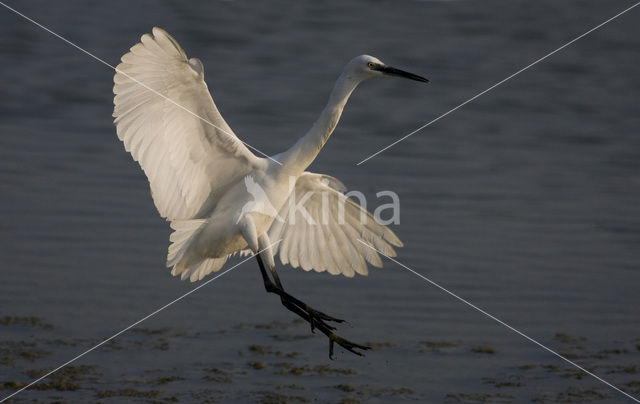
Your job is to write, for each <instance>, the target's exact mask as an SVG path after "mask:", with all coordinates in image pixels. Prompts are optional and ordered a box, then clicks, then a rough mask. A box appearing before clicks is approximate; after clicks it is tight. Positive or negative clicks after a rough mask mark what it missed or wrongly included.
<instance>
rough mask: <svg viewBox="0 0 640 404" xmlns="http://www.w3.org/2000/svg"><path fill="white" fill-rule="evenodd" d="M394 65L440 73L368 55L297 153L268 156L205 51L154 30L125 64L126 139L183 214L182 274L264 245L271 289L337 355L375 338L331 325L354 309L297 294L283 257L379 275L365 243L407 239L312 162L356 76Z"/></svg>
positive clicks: (118, 120) (177, 257)
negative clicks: (237, 116)
mask: <svg viewBox="0 0 640 404" xmlns="http://www.w3.org/2000/svg"><path fill="white" fill-rule="evenodd" d="M385 76H400V77H406V78H409V79H412V80H417V81H422V82H427V81H428V80H427V79H425V78H423V77H420V76H417V75H414V74H411V73H407V72H405V71H402V70H398V69H395V68H392V67H389V66H387V65H385V64H384V63H382V62H381V61H380V60H378V59H376V58H374V57H372V56H367V55H362V56H358V57H356V58H354V59H353V60H351V61H350V62H349V63H348V64H347V65H346V67H345V68H344V70H343V72H342V74H341V75H340V77H339V78H338V80H337V81H336V83H335V86H334V88H333V90H332V92H331V95H330V97H329V102H328V103H327V105H326V107H325V108H324V110H323V111H322V113H321V114H320V117H319V118H318V119H317V121H316V122H315V123H314V124H313V126H312V127H311V129H310V130H309V131H308V132H307V134H306V135H304V136H303V137H302V138H300V139H299V140H298V141H297V142H296V143H295V144H294V145H293V146H292V147H291V148H289V149H288V150H286V151H285V152H282V153H280V154H277V155H275V156H272V157H270V158H262V157H257V156H256V155H254V154H253V153H252V152H251V151H250V150H249V149H248V148H247V147H246V146H245V144H244V143H243V142H241V141H240V140H239V139H238V138H237V137H236V136H235V134H234V133H233V132H232V130H231V128H230V127H229V125H227V123H226V122H225V120H224V119H223V118H222V116H221V115H220V112H219V111H218V109H217V108H216V105H215V104H214V102H213V99H212V98H211V95H210V93H209V90H208V87H207V84H206V83H205V81H204V69H203V65H202V63H201V62H200V60H198V59H195V58H192V59H189V58H187V55H186V53H185V52H184V50H183V49H182V48H181V47H180V45H179V44H178V42H176V40H175V39H173V38H172V37H171V36H170V35H169V34H168V33H167V32H166V31H164V30H162V29H161V28H157V27H154V28H153V34H145V35H143V36H142V38H141V42H140V43H137V44H136V45H134V46H133V47H132V48H131V50H130V52H128V53H126V54H125V55H124V56H122V63H120V64H119V65H118V66H117V67H116V74H115V76H114V78H113V80H114V83H115V84H114V87H113V92H114V94H115V97H114V111H113V116H114V118H115V120H114V122H115V125H116V128H117V133H118V138H119V139H120V140H121V141H122V142H124V146H125V149H126V150H127V151H128V152H130V153H131V155H132V157H133V159H134V160H136V161H137V162H138V163H139V164H140V166H141V167H142V169H143V170H144V172H145V174H146V175H147V177H148V179H149V183H150V186H151V194H152V196H153V201H154V203H155V205H156V207H157V209H158V212H159V213H160V215H161V216H162V217H165V218H166V219H167V220H169V221H171V228H172V229H173V230H174V232H173V233H172V234H171V237H170V241H171V242H172V244H171V245H170V247H169V252H168V257H167V266H169V267H173V268H172V272H171V273H172V274H173V275H180V276H181V278H182V279H185V278H187V277H188V278H189V279H190V280H191V281H196V280H200V279H202V278H203V277H204V276H206V275H208V274H210V273H211V272H215V271H218V270H220V269H221V268H222V266H223V265H224V264H225V262H226V261H227V259H228V258H229V257H230V256H231V255H233V254H235V253H239V252H240V253H243V252H244V253H253V254H255V255H256V258H257V260H258V263H259V266H260V270H261V274H262V276H263V279H264V283H265V288H266V289H267V291H268V292H271V293H276V294H278V295H279V296H280V298H281V301H282V303H283V304H284V305H285V306H286V307H287V308H288V309H289V310H291V311H293V312H294V313H296V314H297V315H299V316H300V317H302V318H303V319H305V320H306V321H308V322H309V323H310V324H311V327H312V330H313V329H314V327H315V328H318V329H319V330H321V331H322V332H323V333H324V334H326V335H327V336H328V337H329V340H330V355H331V352H332V348H333V343H334V342H336V343H338V344H339V345H341V346H343V347H344V348H345V349H347V350H349V351H351V352H353V353H356V354H358V355H361V353H360V352H357V351H356V350H355V349H356V348H357V349H368V347H366V346H364V345H359V344H355V343H352V342H350V341H347V340H346V339H343V338H340V337H338V336H337V335H335V334H334V333H333V330H334V329H335V327H333V326H331V325H329V324H327V321H336V322H342V320H339V319H336V318H334V317H331V316H328V315H326V314H324V313H322V312H319V311H317V310H314V309H312V308H311V307H309V306H308V305H306V304H305V303H303V302H301V301H300V300H298V299H296V298H294V297H293V296H291V295H289V294H288V293H286V292H285V291H284V288H283V287H282V283H281V282H280V280H279V278H278V275H277V273H276V269H275V260H274V256H275V255H276V254H279V256H280V261H281V262H282V264H287V263H288V264H290V265H291V266H292V267H294V268H297V267H302V268H303V269H304V270H306V271H309V270H311V269H313V270H315V271H318V272H322V271H327V272H329V273H330V274H334V275H336V274H343V275H345V276H348V277H351V276H354V274H355V273H358V274H361V275H367V273H368V270H367V262H368V263H370V264H372V265H374V266H377V267H380V266H382V262H381V260H380V257H379V256H378V254H377V253H376V251H375V250H373V249H372V248H369V247H367V246H366V245H364V244H362V243H363V242H364V243H367V244H368V245H370V246H371V247H373V248H375V249H377V250H379V251H381V252H383V253H384V254H386V255H389V256H395V251H394V249H393V247H394V246H395V247H400V246H402V243H401V242H400V240H399V239H398V237H396V235H395V234H394V233H393V232H392V231H391V230H390V229H389V228H387V227H386V226H384V225H381V224H379V223H377V222H376V221H375V219H374V218H373V216H372V215H371V214H370V213H369V212H367V211H366V210H364V209H363V208H362V207H360V205H358V204H357V203H355V202H354V201H353V200H351V199H349V198H346V197H345V196H344V194H343V191H344V189H345V187H344V185H342V183H341V182H340V181H339V180H337V179H335V178H332V177H329V176H326V175H321V174H315V173H311V172H308V171H305V170H306V168H307V167H308V166H309V165H310V164H311V163H312V162H313V160H314V159H315V157H316V156H317V154H318V153H319V152H320V150H321V149H322V147H323V146H324V144H325V143H326V141H327V140H328V139H329V136H330V135H331V133H332V132H333V130H334V128H335V127H336V125H337V123H338V120H339V119H340V116H341V114H342V110H343V108H344V106H345V104H346V102H347V100H348V99H349V96H350V95H351V93H352V92H353V90H354V89H355V88H356V86H358V84H360V83H361V82H363V81H365V80H368V79H372V78H377V77H385ZM247 178H251V181H250V182H252V183H253V185H252V186H251V187H248V185H249V182H248V180H247ZM290 183H291V184H294V186H293V187H291V186H290ZM258 186H259V188H260V189H261V191H260V192H258V191H256V187H258ZM249 188H252V189H249ZM291 188H293V189H291ZM257 199H262V200H257ZM340 203H342V208H340V207H339V206H340ZM255 206H262V207H264V206H268V207H271V209H255V208H252V207H255ZM296 206H298V209H296ZM243 208H244V209H243ZM300 208H303V209H300ZM341 209H342V211H340V210H341ZM276 212H278V213H279V215H276V214H275V213H276ZM276 216H279V217H280V220H276ZM309 216H310V217H309ZM265 263H266V265H267V266H268V267H269V269H270V271H271V274H272V276H273V278H274V282H275V284H274V282H272V281H271V279H270V278H269V276H268V275H267V272H266V270H265V265H264V264H265Z"/></svg>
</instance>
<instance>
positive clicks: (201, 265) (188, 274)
mask: <svg viewBox="0 0 640 404" xmlns="http://www.w3.org/2000/svg"><path fill="white" fill-rule="evenodd" d="M205 222H206V220H205V219H194V220H174V221H172V222H171V228H172V229H173V230H174V232H173V233H171V236H170V237H169V241H171V245H169V252H168V254H167V267H173V269H172V270H171V274H172V275H174V276H177V275H180V279H182V280H185V279H187V278H189V280H190V281H191V282H195V281H199V280H201V279H202V278H204V277H205V276H206V275H208V274H210V273H211V272H216V271H219V270H220V269H221V268H222V267H223V265H224V264H225V262H227V258H228V257H221V258H204V259H203V258H202V257H198V256H192V255H190V254H189V249H190V247H191V243H192V242H193V240H194V239H195V238H196V237H197V234H198V230H199V229H200V227H201V226H202V225H203V224H204V223H205Z"/></svg>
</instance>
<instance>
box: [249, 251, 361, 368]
mask: <svg viewBox="0 0 640 404" xmlns="http://www.w3.org/2000/svg"><path fill="white" fill-rule="evenodd" d="M256 258H257V260H258V265H259V266H260V273H261V274H262V280H263V281H264V288H265V289H266V291H267V292H269V293H275V294H277V295H278V296H280V300H281V302H282V305H283V306H284V307H286V308H287V309H288V310H289V311H291V312H293V313H295V314H297V315H298V316H299V317H300V318H302V319H303V320H305V321H306V322H308V323H309V324H310V325H311V331H312V332H313V331H314V329H316V328H317V329H318V330H320V331H321V332H322V333H323V334H324V335H326V336H327V337H328V338H329V358H331V359H333V343H334V342H335V343H337V344H338V345H340V346H341V347H343V348H344V349H346V350H347V351H349V352H352V353H354V354H356V355H360V356H362V353H361V352H358V351H356V349H361V350H367V349H371V348H370V347H368V346H365V345H360V344H356V343H354V342H351V341H348V340H346V339H344V338H342V337H340V336H338V335H336V334H335V333H333V330H335V327H333V326H330V325H329V324H327V323H326V322H325V321H335V322H338V323H342V322H344V320H340V319H337V318H334V317H331V316H329V315H327V314H325V313H323V312H321V311H318V310H315V309H313V308H311V306H309V305H308V304H306V303H304V302H303V301H301V300H299V299H297V298H295V297H293V296H291V295H290V294H288V293H287V292H285V291H284V289H283V288H282V284H281V283H280V282H279V281H280V280H279V279H278V278H277V275H275V274H274V277H275V278H274V279H276V281H277V283H278V285H277V286H276V285H274V283H273V282H272V281H271V279H270V278H269V275H267V271H266V269H265V266H264V263H263V261H262V258H261V257H260V254H258V255H256Z"/></svg>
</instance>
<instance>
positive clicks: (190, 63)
mask: <svg viewBox="0 0 640 404" xmlns="http://www.w3.org/2000/svg"><path fill="white" fill-rule="evenodd" d="M141 41H142V42H141V43H138V44H136V45H134V46H133V47H132V48H131V51H130V52H129V53H127V54H125V55H124V56H122V63H120V64H119V65H118V66H117V67H116V74H115V76H114V78H113V81H114V83H115V85H114V87H113V92H114V94H115V97H114V101H113V103H114V109H113V116H114V118H115V120H114V122H115V124H116V127H117V132H118V137H119V138H120V140H121V141H123V142H124V145H125V148H126V150H127V151H129V152H130V153H131V155H132V156H133V158H134V160H136V161H138V162H139V163H140V166H141V167H142V169H143V170H144V172H145V174H146V175H147V177H148V179H149V183H150V184H151V194H152V195H153V200H154V202H155V204H156V207H157V208H158V212H160V215H162V216H163V217H166V218H167V219H170V220H173V219H190V218H193V217H194V216H195V215H196V214H197V213H198V211H199V210H200V209H201V208H202V206H203V204H204V203H205V202H206V201H207V200H208V199H209V198H210V197H211V195H212V194H215V192H216V191H218V190H221V189H223V188H224V187H225V186H226V185H228V184H230V183H232V182H235V181H237V180H238V179H240V178H242V177H243V176H245V175H246V174H247V173H249V172H250V171H251V170H252V169H253V168H255V167H258V166H260V165H263V164H266V162H265V161H264V159H261V158H258V157H256V156H255V155H254V154H253V153H251V152H250V151H249V149H247V148H246V147H245V145H244V144H243V143H242V142H241V141H240V140H239V139H238V138H237V137H236V136H235V135H234V133H233V132H232V131H231V128H230V127H229V125H227V123H226V122H225V121H224V119H223V118H222V116H221V115H220V112H218V109H217V108H216V105H215V104H214V102H213V99H212V98H211V95H210V94H209V90H208V88H207V85H206V83H205V82H204V69H203V66H202V63H201V62H200V61H199V60H198V59H187V55H186V54H185V52H184V50H182V48H181V47H180V45H178V43H177V42H176V41H175V39H173V38H172V37H171V36H170V35H169V34H168V33H167V32H165V31H164V30H162V29H160V28H157V27H155V28H153V35H150V34H145V35H143V36H142V38H141Z"/></svg>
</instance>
